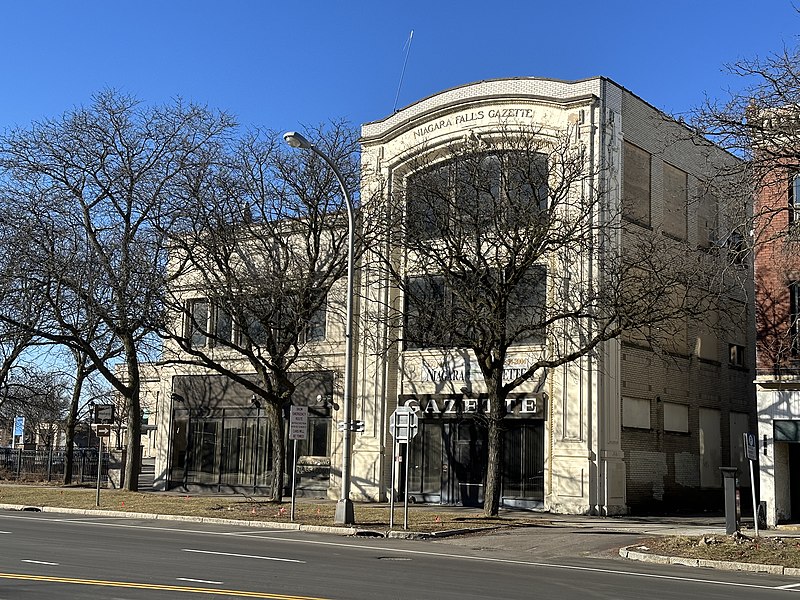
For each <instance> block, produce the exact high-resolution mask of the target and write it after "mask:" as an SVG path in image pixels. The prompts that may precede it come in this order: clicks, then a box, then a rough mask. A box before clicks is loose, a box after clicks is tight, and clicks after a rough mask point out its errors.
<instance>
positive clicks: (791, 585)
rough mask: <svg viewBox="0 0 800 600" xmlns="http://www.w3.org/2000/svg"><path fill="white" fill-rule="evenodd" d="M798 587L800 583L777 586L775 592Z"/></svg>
mask: <svg viewBox="0 0 800 600" xmlns="http://www.w3.org/2000/svg"><path fill="white" fill-rule="evenodd" d="M798 586H800V583H789V584H786V585H778V586H776V587H775V589H776V590H790V589H792V588H796V587H798Z"/></svg>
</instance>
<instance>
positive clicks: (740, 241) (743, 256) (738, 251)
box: [726, 230, 749, 267]
mask: <svg viewBox="0 0 800 600" xmlns="http://www.w3.org/2000/svg"><path fill="white" fill-rule="evenodd" d="M726 246H727V247H728V261H729V262H730V263H731V264H732V265H736V266H740V267H741V266H746V265H747V257H748V255H749V251H748V248H747V240H746V239H745V237H744V235H742V232H741V231H739V230H734V231H731V233H730V234H729V235H728V242H727V244H726Z"/></svg>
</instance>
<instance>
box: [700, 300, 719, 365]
mask: <svg viewBox="0 0 800 600" xmlns="http://www.w3.org/2000/svg"><path fill="white" fill-rule="evenodd" d="M696 322H697V338H696V339H695V345H694V353H695V354H696V355H697V356H699V357H700V358H705V359H707V360H719V333H718V332H719V311H718V310H717V307H716V306H715V305H711V304H709V306H708V307H707V309H706V311H705V312H704V313H703V316H702V318H700V319H697V320H696Z"/></svg>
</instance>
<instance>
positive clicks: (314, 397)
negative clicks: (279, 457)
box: [169, 372, 333, 493]
mask: <svg viewBox="0 0 800 600" xmlns="http://www.w3.org/2000/svg"><path fill="white" fill-rule="evenodd" d="M294 377H295V378H296V380H295V385H296V389H295V393H294V398H293V400H294V402H295V404H297V405H304V406H308V415H309V419H308V432H307V435H308V439H306V440H303V441H300V442H299V443H298V448H297V451H298V452H297V453H298V456H300V457H304V456H312V457H315V458H314V460H311V461H307V462H308V464H311V465H312V466H313V467H314V469H312V470H313V479H314V481H313V486H314V489H315V490H316V489H327V485H328V480H329V477H330V459H329V458H328V457H329V456H330V442H331V408H332V406H333V402H332V401H331V395H332V391H333V390H332V375H331V373H329V372H319V373H298V374H297V375H295V376H294ZM175 388H176V390H177V391H176V392H175V393H174V394H173V417H172V439H171V454H170V459H169V460H170V481H169V486H170V487H173V488H174V487H184V488H186V487H193V486H196V487H200V488H208V489H210V490H214V491H243V492H244V491H249V492H250V493H253V492H255V493H266V492H267V491H269V490H270V489H271V487H272V463H273V449H272V444H271V442H270V430H269V420H268V419H267V417H266V416H265V415H264V411H263V409H262V407H261V406H259V403H258V402H254V401H253V394H252V393H251V392H249V391H248V390H245V389H244V388H243V387H241V386H237V384H234V383H232V382H231V381H230V380H229V379H227V378H224V377H221V376H184V377H181V378H176V380H175ZM287 418H288V408H287ZM286 438H288V434H287V435H286V437H285V438H284V439H285V442H286V446H287V447H286V453H285V456H286V465H285V479H284V481H283V484H284V485H288V484H289V482H290V481H291V468H292V464H293V463H292V460H293V458H294V455H293V454H292V451H293V445H292V444H290V443H289V442H288V439H286ZM303 485H304V478H303V477H302V476H301V477H300V478H299V481H298V489H301V488H302V487H303Z"/></svg>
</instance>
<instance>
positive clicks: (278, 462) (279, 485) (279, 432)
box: [265, 402, 286, 502]
mask: <svg viewBox="0 0 800 600" xmlns="http://www.w3.org/2000/svg"><path fill="white" fill-rule="evenodd" d="M265 413H266V415H267V418H268V421H269V432H270V443H271V444H272V489H271V493H270V500H272V501H273V502H282V501H283V473H284V464H285V463H286V455H285V448H284V443H283V429H284V427H283V410H282V407H281V406H279V405H277V404H276V403H274V402H267V403H266V407H265Z"/></svg>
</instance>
